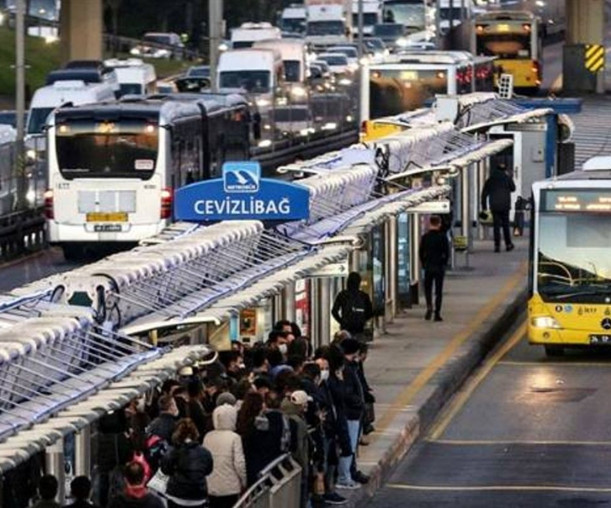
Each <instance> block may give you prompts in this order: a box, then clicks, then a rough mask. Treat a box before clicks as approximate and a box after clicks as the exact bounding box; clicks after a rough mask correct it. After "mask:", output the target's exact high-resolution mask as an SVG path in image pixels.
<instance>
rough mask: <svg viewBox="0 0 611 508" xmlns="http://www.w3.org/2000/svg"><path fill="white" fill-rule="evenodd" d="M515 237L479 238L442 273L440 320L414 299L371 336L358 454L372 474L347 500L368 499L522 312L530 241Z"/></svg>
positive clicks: (362, 466) (361, 465)
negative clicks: (366, 413) (496, 242)
mask: <svg viewBox="0 0 611 508" xmlns="http://www.w3.org/2000/svg"><path fill="white" fill-rule="evenodd" d="M514 243H515V245H516V249H515V250H514V251H512V252H505V251H502V252H500V253H494V252H493V248H492V242H491V241H476V242H474V246H473V252H472V253H471V255H470V258H469V267H468V268H464V267H458V268H456V269H454V270H450V271H448V272H447V274H446V278H445V282H444V300H443V306H442V316H443V322H434V321H425V320H424V312H425V308H426V306H425V304H424V299H423V297H422V296H421V297H420V304H419V305H413V306H412V307H411V308H406V309H404V310H402V311H401V312H399V313H398V314H397V316H396V317H395V318H394V320H393V321H392V322H391V323H387V324H386V333H384V334H380V335H379V336H378V337H376V339H374V341H373V343H372V344H371V347H370V349H369V356H368V359H367V361H366V363H365V373H366V376H367V380H368V382H369V384H370V386H371V387H372V388H373V390H374V395H375V397H376V404H375V414H376V421H375V422H374V428H375V431H374V432H373V433H372V434H370V435H369V436H368V438H369V442H370V443H369V444H368V445H367V446H360V447H359V454H358V460H357V464H358V466H359V469H360V470H361V471H363V472H364V473H366V474H368V475H370V476H371V479H370V481H369V484H367V485H365V486H363V487H362V488H360V489H358V490H355V491H342V495H347V496H348V497H349V499H350V502H351V506H365V505H366V504H367V503H368V501H369V499H370V497H371V496H373V495H374V494H375V492H376V491H377V490H378V489H379V488H380V487H381V486H382V485H383V483H384V482H385V481H386V480H388V478H389V476H390V473H391V471H392V469H393V466H394V465H395V464H397V463H398V462H399V460H400V459H401V458H402V457H403V456H404V455H405V454H406V453H407V452H408V451H409V450H410V448H411V447H412V446H413V445H415V444H416V443H417V442H418V441H419V440H422V439H424V438H425V437H426V434H427V429H428V428H429V426H430V425H431V423H432V422H433V421H434V420H435V418H436V416H437V415H438V413H439V411H440V410H441V408H442V407H443V405H444V404H445V403H446V402H447V401H448V400H449V399H450V398H451V397H452V396H453V395H454V394H455V393H456V392H457V391H458V390H459V388H460V386H461V384H462V383H463V381H464V380H465V378H466V377H467V376H468V375H469V373H471V372H472V371H473V370H474V369H475V368H476V367H477V365H478V364H479V363H480V362H481V360H482V359H483V358H484V357H485V356H486V354H488V353H489V352H490V351H491V350H492V349H493V348H494V346H495V345H496V344H497V342H498V341H499V340H500V339H501V338H502V337H503V336H504V335H505V333H506V332H507V331H509V330H510V329H511V328H512V327H513V326H514V324H515V323H516V321H517V318H518V316H519V314H521V313H522V312H524V311H525V308H526V296H527V292H526V287H527V274H526V271H527V258H528V240H527V237H522V238H520V239H517V240H514ZM542 351H543V350H542ZM542 354H543V352H542Z"/></svg>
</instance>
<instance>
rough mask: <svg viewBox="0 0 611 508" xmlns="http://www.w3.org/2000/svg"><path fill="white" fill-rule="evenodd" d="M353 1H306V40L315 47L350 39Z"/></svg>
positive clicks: (344, 41)
mask: <svg viewBox="0 0 611 508" xmlns="http://www.w3.org/2000/svg"><path fill="white" fill-rule="evenodd" d="M352 1H353V0H306V1H305V6H306V40H307V41H308V42H309V43H311V44H312V45H313V46H315V47H326V46H334V45H337V44H343V43H346V42H350V41H351V39H352Z"/></svg>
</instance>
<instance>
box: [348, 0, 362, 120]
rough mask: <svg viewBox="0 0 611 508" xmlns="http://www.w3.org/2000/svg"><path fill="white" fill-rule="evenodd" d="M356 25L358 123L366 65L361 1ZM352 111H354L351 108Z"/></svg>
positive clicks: (360, 114)
mask: <svg viewBox="0 0 611 508" xmlns="http://www.w3.org/2000/svg"><path fill="white" fill-rule="evenodd" d="M358 2H359V3H358V23H357V25H358V26H357V30H358V33H357V41H358V50H359V67H358V73H357V75H356V79H357V80H358V82H357V83H356V91H357V94H358V97H357V100H356V118H357V121H358V122H360V121H361V120H362V118H361V116H362V106H361V104H362V101H361V97H362V95H363V76H364V75H365V73H364V71H363V66H364V65H366V64H365V60H364V59H363V56H364V51H363V25H364V24H365V23H364V19H363V18H364V14H363V0H358ZM347 16H352V7H351V8H350V12H349V13H348V14H347ZM351 109H352V111H354V109H353V108H352V107H351Z"/></svg>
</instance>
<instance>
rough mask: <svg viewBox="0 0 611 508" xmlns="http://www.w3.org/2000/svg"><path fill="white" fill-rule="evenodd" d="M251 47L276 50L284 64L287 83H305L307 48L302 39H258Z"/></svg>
mask: <svg viewBox="0 0 611 508" xmlns="http://www.w3.org/2000/svg"><path fill="white" fill-rule="evenodd" d="M253 49H275V50H278V51H279V52H280V56H281V58H282V65H283V66H284V80H285V81H286V82H287V83H301V84H304V83H305V81H306V78H307V48H306V44H305V42H304V41H303V40H299V39H282V40H280V41H276V40H268V41H258V42H255V43H254V44H253Z"/></svg>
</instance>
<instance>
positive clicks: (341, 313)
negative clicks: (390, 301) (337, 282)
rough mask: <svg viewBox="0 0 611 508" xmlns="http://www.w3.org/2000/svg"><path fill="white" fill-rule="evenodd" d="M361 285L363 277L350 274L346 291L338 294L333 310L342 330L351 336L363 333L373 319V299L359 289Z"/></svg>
mask: <svg viewBox="0 0 611 508" xmlns="http://www.w3.org/2000/svg"><path fill="white" fill-rule="evenodd" d="M360 285H361V276H360V275H359V274H358V273H356V272H352V273H350V274H349V275H348V281H347V282H346V289H344V290H342V291H340V292H339V293H338V295H337V297H336V298H335V302H334V303H333V308H332V309H331V315H332V316H333V318H334V319H335V320H336V321H337V322H338V323H339V325H340V327H341V329H342V330H347V331H349V332H350V333H351V334H359V333H363V331H364V330H365V324H366V323H367V321H369V320H370V319H371V318H372V317H373V307H372V304H371V298H369V295H368V294H367V293H365V292H364V291H361V290H360V289H359V287H360Z"/></svg>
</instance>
